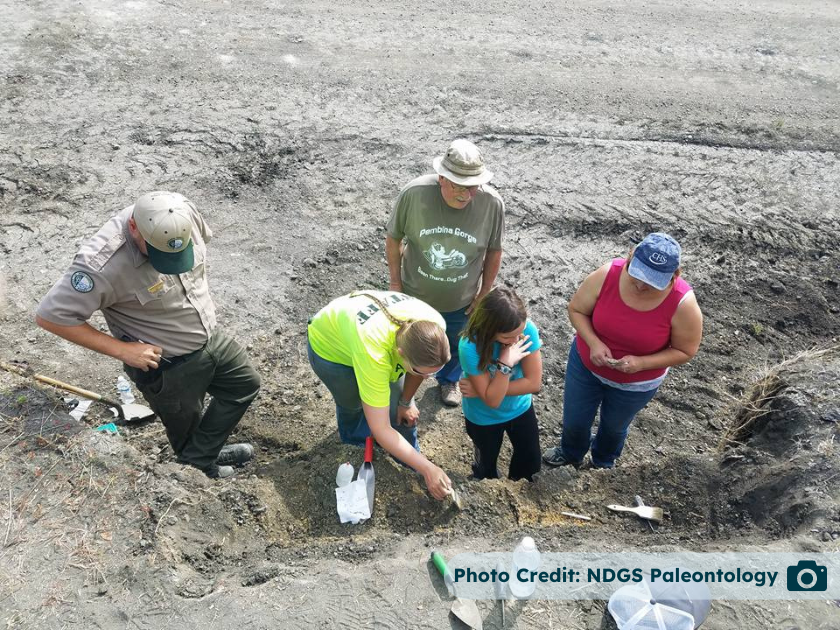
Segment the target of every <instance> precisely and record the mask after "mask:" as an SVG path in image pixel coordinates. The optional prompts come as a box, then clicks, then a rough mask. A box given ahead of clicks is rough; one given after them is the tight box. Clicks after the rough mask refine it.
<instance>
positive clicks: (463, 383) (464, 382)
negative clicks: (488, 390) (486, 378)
mask: <svg viewBox="0 0 840 630" xmlns="http://www.w3.org/2000/svg"><path fill="white" fill-rule="evenodd" d="M458 387H460V388H461V396H463V397H464V398H476V397H477V396H478V394H476V393H475V388H474V387H473V384H472V382H471V381H470V379H468V378H466V377H465V378H462V379H461V380H460V381H458Z"/></svg>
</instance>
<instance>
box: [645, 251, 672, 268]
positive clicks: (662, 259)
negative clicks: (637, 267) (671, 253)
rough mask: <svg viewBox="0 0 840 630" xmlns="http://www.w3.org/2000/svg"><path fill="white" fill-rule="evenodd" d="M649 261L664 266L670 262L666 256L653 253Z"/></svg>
mask: <svg viewBox="0 0 840 630" xmlns="http://www.w3.org/2000/svg"><path fill="white" fill-rule="evenodd" d="M648 260H649V261H650V262H652V263H653V264H654V265H664V264H667V262H668V257H667V256H665V254H660V253H659V252H653V253H652V254H651V255H650V257H648Z"/></svg>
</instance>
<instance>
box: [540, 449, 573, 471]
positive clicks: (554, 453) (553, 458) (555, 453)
mask: <svg viewBox="0 0 840 630" xmlns="http://www.w3.org/2000/svg"><path fill="white" fill-rule="evenodd" d="M543 461H544V462H545V463H546V464H548V465H549V466H574V467H575V468H577V467H578V466H580V462H572V461H569V460H568V459H566V456H565V455H563V449H561V448H560V447H559V446H555V447H554V448H550V449H548V450H547V451H544V452H543Z"/></svg>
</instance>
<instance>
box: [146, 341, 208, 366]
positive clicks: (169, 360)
mask: <svg viewBox="0 0 840 630" xmlns="http://www.w3.org/2000/svg"><path fill="white" fill-rule="evenodd" d="M206 346H207V344H204V345H203V346H201V347H200V348H199V349H198V350H193V351H192V352H190V353H189V354H182V355H181V356H178V357H161V359H160V362H159V363H158V368H157V372H166V370H171V369H172V368H174V367H175V366H176V365H178V364H180V363H183V362H184V361H186V360H188V359H191V358H193V357H194V356H195V355H197V354H198V353H199V352H201V351H202V350H204V348H205V347H206Z"/></svg>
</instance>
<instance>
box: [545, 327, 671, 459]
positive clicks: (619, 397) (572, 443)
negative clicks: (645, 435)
mask: <svg viewBox="0 0 840 630" xmlns="http://www.w3.org/2000/svg"><path fill="white" fill-rule="evenodd" d="M654 394H656V389H653V390H651V391H649V392H628V391H624V390H622V389H618V388H616V387H611V386H609V385H605V384H604V383H602V382H601V381H599V380H598V379H597V378H596V377H595V375H594V374H593V373H592V372H591V371H589V369H588V368H587V367H586V366H585V365H584V364H583V361H581V358H580V355H579V354H578V351H577V347H576V346H575V342H574V341H572V348H571V350H569V360H568V362H567V363H566V386H565V391H564V392H563V436H562V438H561V439H560V448H561V449H562V451H563V456H564V457H565V458H566V460H568V461H570V462H575V463H579V462H581V461H583V456H584V455H586V452H587V451H588V450H589V447H590V445H591V447H592V455H591V457H592V464H593V466H595V467H597V468H612V467H613V466H614V465H615V460H616V459H618V456H619V455H621V450H622V449H623V448H624V441H625V440H626V439H627V432H628V430H629V428H630V423H631V422H633V418H635V417H636V414H637V413H639V411H641V410H642V409H643V408H644V407H645V405H647V404H648V403H649V402H650V401H651V399H652V398H653V396H654ZM599 406H600V407H601V420H600V422H599V423H598V433H597V434H596V435H595V437H594V438H592V424H593V423H594V422H595V414H596V413H597V412H598V407H599Z"/></svg>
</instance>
